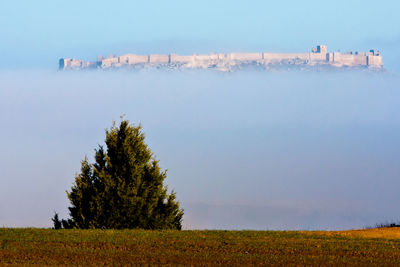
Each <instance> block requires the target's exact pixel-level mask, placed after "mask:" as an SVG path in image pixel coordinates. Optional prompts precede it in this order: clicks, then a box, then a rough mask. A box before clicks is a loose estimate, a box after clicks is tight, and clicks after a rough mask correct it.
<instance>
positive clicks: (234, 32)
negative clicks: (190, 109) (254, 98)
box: [0, 0, 400, 69]
mask: <svg viewBox="0 0 400 267" xmlns="http://www.w3.org/2000/svg"><path fill="white" fill-rule="evenodd" d="M398 10H400V2H398V1H380V2H379V3H378V2H377V1H359V0H357V1H355V0H353V1H314V0H308V1H236V0H230V1H218V0H217V1H215V0H214V1H210V0H204V1H176V0H175V1H174V0H173V1H113V2H112V3H111V2H110V1H102V0H97V1H91V0H88V1H75V0H70V1H44V0H41V1H2V2H1V3H0V25H1V26H0V36H1V42H0V56H1V58H2V60H1V62H0V67H1V68H2V69H4V68H21V67H28V68H32V67H46V68H52V67H56V66H57V59H58V58H60V57H79V58H84V59H88V60H93V59H95V58H96V55H98V54H105V55H108V54H109V53H117V54H118V53H126V52H132V53H135V52H136V53H168V52H177V53H183V54H185V53H194V52H198V53H207V52H212V51H222V52H225V51H255V50H257V51H259V50H264V51H267V50H268V51H305V50H306V51H308V50H309V49H310V48H311V47H312V46H314V45H315V44H322V43H323V44H327V45H328V47H329V48H330V49H332V50H341V51H346V50H367V49H370V48H376V49H381V50H382V52H383V53H384V56H385V62H386V63H387V64H386V65H388V66H389V67H392V68H398V65H397V59H400V57H399V56H398V55H397V53H398V52H399V49H398V48H397V47H398V46H399V43H400V28H399V27H398V25H399V24H400V23H399V19H398Z"/></svg>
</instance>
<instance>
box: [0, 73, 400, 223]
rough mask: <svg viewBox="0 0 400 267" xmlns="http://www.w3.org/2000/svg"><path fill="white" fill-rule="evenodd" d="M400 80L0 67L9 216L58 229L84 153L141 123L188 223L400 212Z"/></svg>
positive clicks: (354, 219)
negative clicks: (112, 131) (109, 133)
mask: <svg viewBox="0 0 400 267" xmlns="http://www.w3.org/2000/svg"><path fill="white" fill-rule="evenodd" d="M399 84H400V78H399V77H397V76H394V75H391V74H388V73H372V72H353V71H350V72H341V71H338V72H331V73H328V72H321V73H300V72H286V73H283V72H276V73H268V72H257V71H254V72H245V71H244V72H236V73H216V72H206V71H200V72H197V71H187V72H168V71H142V72H128V71H127V72H124V71H120V72H112V71H110V72H104V71H94V72H55V71H22V70H20V71H1V72H0V125H1V128H0V129H1V130H0V140H1V141H0V147H1V149H0V211H1V212H0V226H13V227H14V226H15V227H20V226H36V227H50V226H51V220H50V218H51V217H52V216H53V214H54V211H57V212H59V213H60V215H61V217H64V218H65V217H66V216H67V214H68V211H67V207H68V206H69V203H68V200H67V197H66V194H65V191H66V190H70V188H71V186H72V183H73V181H74V174H75V173H77V172H78V171H79V170H80V161H81V160H82V159H83V158H84V156H85V155H87V156H88V157H89V160H90V161H93V152H94V149H95V148H96V147H97V145H98V144H103V141H104V138H105V133H104V130H105V129H106V128H109V127H110V126H111V124H112V121H113V120H115V121H117V122H118V121H119V118H120V116H121V115H124V114H125V118H126V119H129V120H130V121H131V122H132V123H134V124H138V123H141V124H142V126H143V130H144V132H145V134H146V137H147V138H146V142H147V144H148V145H149V147H150V148H151V149H152V151H153V152H154V154H155V155H156V157H157V159H159V160H160V165H161V167H162V168H164V169H165V168H166V169H168V176H167V180H166V184H167V185H168V186H169V189H174V190H175V191H176V192H177V198H178V200H179V201H180V202H181V203H182V205H183V208H184V209H185V215H184V222H183V224H184V227H185V228H186V229H202V228H209V229H215V228H218V229H345V228H359V227H364V226H368V225H370V226H373V225H374V224H375V223H379V222H383V221H386V220H399V219H400V206H399V205H398V203H400V194H399V188H400V179H399V177H400V138H399V136H400V116H398V114H399V112H400V105H399V104H400V89H399V88H400V87H399Z"/></svg>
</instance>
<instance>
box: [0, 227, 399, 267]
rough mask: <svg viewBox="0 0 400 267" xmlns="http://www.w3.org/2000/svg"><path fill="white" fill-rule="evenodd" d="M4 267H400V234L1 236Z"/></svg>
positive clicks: (6, 232) (47, 232) (16, 232)
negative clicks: (47, 266)
mask: <svg viewBox="0 0 400 267" xmlns="http://www.w3.org/2000/svg"><path fill="white" fill-rule="evenodd" d="M0 265H1V266H20V265H23V266H37V265H57V266H88V265H89V266H121V265H122V266H127V265H136V266H160V265H162V266H214V265H223V266H263V265H264V266H265V265H268V266H271V265H272V266H287V265H289V266H290V265H291V266H293V265H296V266H302V265H308V266H309V265H336V266H337V265H347V266H355V265H357V266H360V265H362V266H399V265H400V228H380V229H368V230H352V231H145V230H51V229H30V228H27V229H12V228H11V229H10V228H0Z"/></svg>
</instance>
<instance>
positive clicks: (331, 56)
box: [59, 45, 383, 70]
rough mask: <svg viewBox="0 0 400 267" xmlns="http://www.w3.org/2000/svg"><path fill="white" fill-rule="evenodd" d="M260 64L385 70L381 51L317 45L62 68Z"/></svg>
mask: <svg viewBox="0 0 400 267" xmlns="http://www.w3.org/2000/svg"><path fill="white" fill-rule="evenodd" d="M251 63H257V64H258V65H265V66H274V65H279V64H280V65H282V64H289V65H311V66H314V65H331V66H334V67H343V66H346V67H373V68H381V67H383V60H382V56H381V53H380V52H379V51H378V50H370V51H369V52H366V53H361V52H358V51H357V52H348V53H344V54H342V53H340V52H328V48H327V46H326V45H317V46H316V47H314V48H312V49H311V52H306V53H265V52H263V53H228V54H215V53H213V54H205V55H196V54H195V55H190V56H182V55H177V54H169V55H155V54H152V55H135V54H125V55H122V56H115V55H112V54H111V55H110V56H108V57H106V58H104V57H102V56H99V57H98V58H97V61H96V62H85V61H83V60H77V59H70V58H62V59H60V61H59V68H60V69H62V70H66V69H85V68H101V69H108V68H121V67H139V68H140V67H144V66H162V65H164V66H170V67H171V66H176V67H180V68H215V69H220V70H225V69H227V67H232V66H236V65H240V64H251Z"/></svg>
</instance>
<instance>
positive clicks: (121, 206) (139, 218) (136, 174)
mask: <svg viewBox="0 0 400 267" xmlns="http://www.w3.org/2000/svg"><path fill="white" fill-rule="evenodd" d="M144 139H145V135H144V133H143V132H142V128H141V126H140V125H139V126H134V125H131V124H129V121H128V120H121V122H120V125H119V127H117V126H116V124H115V122H114V123H113V125H112V127H111V128H110V129H108V130H106V139H105V144H106V149H104V147H103V146H99V147H98V149H95V157H94V158H95V163H94V164H90V163H89V161H88V159H87V157H85V159H84V160H83V161H82V162H81V172H80V173H79V174H77V175H76V177H75V183H74V185H73V186H72V188H71V191H70V192H67V196H68V199H69V201H70V203H71V207H69V208H68V209H69V213H70V217H71V218H69V219H67V220H61V221H60V220H59V219H58V214H55V216H54V218H53V219H52V220H53V222H54V228H82V229H87V228H106V229H110V228H112V229H124V228H143V229H179V230H180V229H181V228H182V217H183V210H182V209H181V208H180V207H179V202H178V201H177V200H176V194H175V192H173V191H172V192H171V193H168V192H167V191H168V190H167V186H165V185H164V180H165V178H166V175H167V174H166V171H162V170H161V169H160V167H159V164H158V161H157V160H156V159H155V157H154V155H153V153H152V152H151V150H150V149H149V148H148V146H147V145H146V143H145V141H144Z"/></svg>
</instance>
